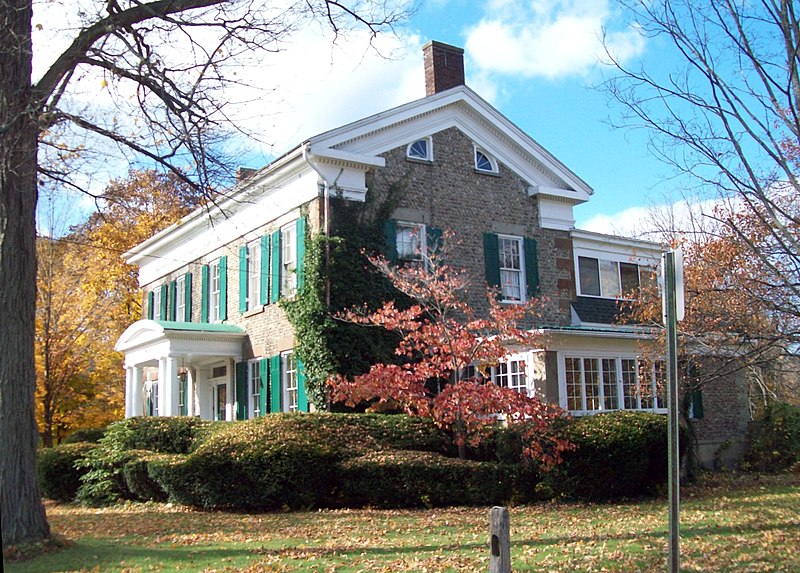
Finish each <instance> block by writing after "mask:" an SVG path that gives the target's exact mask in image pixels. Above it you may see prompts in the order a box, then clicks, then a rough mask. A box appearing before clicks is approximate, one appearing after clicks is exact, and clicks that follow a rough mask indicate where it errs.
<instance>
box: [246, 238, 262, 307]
mask: <svg viewBox="0 0 800 573" xmlns="http://www.w3.org/2000/svg"><path fill="white" fill-rule="evenodd" d="M260 292H261V244H260V243H259V242H256V243H251V244H250V245H248V246H247V310H253V309H254V308H256V307H257V306H258V305H259V304H260V303H261V301H259V294H260Z"/></svg>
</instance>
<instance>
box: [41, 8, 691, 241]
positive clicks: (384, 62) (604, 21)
mask: <svg viewBox="0 0 800 573" xmlns="http://www.w3.org/2000/svg"><path fill="white" fill-rule="evenodd" d="M44 6H45V9H44V10H39V11H38V12H36V13H35V17H34V26H35V33H34V49H35V59H34V74H36V73H41V70H42V69H44V68H45V67H46V65H47V60H48V56H50V57H53V56H52V55H53V54H57V53H58V52H59V49H60V48H61V47H62V46H63V47H65V46H66V43H65V42H66V40H62V43H61V44H59V42H58V41H57V39H54V38H53V37H52V36H48V35H47V34H48V33H49V32H50V31H51V30H52V28H53V27H54V21H55V20H57V19H59V20H58V21H60V19H62V18H68V17H69V13H70V11H71V10H70V3H69V2H66V3H62V4H59V3H57V2H47V3H45V4H44ZM59 7H60V8H61V9H62V10H65V12H64V13H62V14H59V13H58V9H59ZM623 16H624V15H623V14H622V13H621V12H620V11H619V8H618V7H617V5H616V3H615V2H614V1H613V0H488V1H485V2H474V1H472V0H421V2H420V3H419V7H418V10H417V11H416V13H415V14H414V15H413V16H412V17H411V19H410V20H409V21H407V22H405V23H404V24H403V25H402V26H400V27H397V28H396V29H395V34H394V35H384V36H379V37H378V38H377V39H376V40H374V41H373V42H372V43H370V42H369V39H368V38H367V36H366V35H365V34H363V33H361V34H359V33H355V34H351V35H348V36H346V37H340V38H338V39H337V41H336V43H332V37H331V36H330V35H329V34H326V33H324V32H323V30H322V29H321V28H320V27H318V26H308V27H306V28H304V29H302V30H300V31H298V32H296V33H294V34H293V35H292V36H290V37H289V38H287V39H286V40H285V42H284V43H283V45H282V48H283V50H282V51H281V52H279V53H276V54H268V55H266V56H265V57H264V58H263V59H262V60H261V61H259V62H252V63H250V64H249V65H246V66H243V67H242V68H241V69H240V70H237V74H240V76H239V77H241V78H242V79H243V80H244V81H245V82H246V83H248V84H251V85H253V86H254V88H256V89H251V90H245V89H242V88H236V89H235V90H232V91H231V92H230V100H231V105H230V107H229V109H228V113H229V114H230V115H231V116H232V117H234V118H235V119H237V120H238V121H239V122H240V123H241V124H243V125H246V126H247V127H248V128H249V131H250V134H251V137H248V138H246V139H242V140H240V141H239V146H238V147H237V152H238V158H239V160H240V163H241V165H243V166H249V167H261V166H263V165H264V164H265V163H266V162H268V161H269V160H270V159H271V158H272V157H277V156H279V155H281V154H282V153H283V152H285V151H287V150H289V149H291V148H292V147H294V146H296V145H298V144H299V143H301V142H302V141H303V140H304V139H306V138H308V137H310V136H312V135H315V134H317V133H321V132H323V131H326V130H328V129H331V128H334V127H338V126H340V125H343V124H346V123H348V122H351V121H355V120H358V119H360V118H362V117H366V116H369V115H371V114H374V113H378V112H380V111H383V110H385V109H389V108H392V107H394V106H397V105H401V104H403V103H406V102H409V101H412V100H415V99H418V98H421V97H424V95H425V87H424V76H423V64H422V46H423V45H424V44H425V43H426V42H428V41H430V40H436V41H440V42H444V43H447V44H451V45H455V46H459V47H463V48H464V50H465V54H464V61H465V71H466V83H467V85H469V86H470V87H471V88H472V89H474V90H475V91H476V92H477V93H478V94H479V95H481V96H482V97H483V98H484V99H486V100H487V101H489V103H491V104H492V105H493V106H494V107H496V108H497V109H498V110H499V111H500V112H501V113H503V114H504V115H505V116H506V117H507V118H508V119H510V120H511V121H512V122H514V123H515V124H516V125H517V126H519V127H520V128H521V129H522V130H524V131H525V132H527V133H528V134H529V135H530V136H531V137H532V138H533V139H534V140H536V141H537V142H538V143H539V144H540V145H542V146H544V147H545V148H546V149H547V150H548V151H550V152H551V153H552V154H553V155H554V156H555V157H557V158H558V159H559V160H560V161H561V162H562V163H564V164H565V165H566V166H567V167H568V168H569V169H571V170H572V171H573V172H575V173H576V174H577V175H578V176H579V177H581V178H582V179H583V180H584V181H586V182H587V183H588V184H589V185H590V186H591V187H592V188H593V189H594V195H593V197H592V198H591V199H590V201H589V202H587V203H586V204H584V205H581V206H578V207H576V209H575V216H576V220H577V226H578V227H579V228H582V229H587V230H593V231H598V232H605V233H612V234H633V233H634V232H635V230H634V229H635V225H636V223H637V222H640V221H641V220H642V219H643V217H644V216H645V213H646V212H647V210H648V209H649V208H650V207H651V206H652V205H654V204H660V203H664V202H668V201H673V200H676V197H677V195H678V194H679V190H677V189H676V185H677V183H676V182H675V181H674V180H673V179H672V178H671V172H670V169H669V167H667V166H666V165H664V164H663V163H661V162H659V161H658V160H657V159H655V158H654V157H653V156H651V155H650V153H649V151H648V145H647V144H648V138H647V133H646V132H644V131H635V130H630V129H623V128H618V127H613V126H612V123H614V122H617V123H619V120H620V117H621V112H622V110H621V108H620V107H619V104H616V103H615V102H613V101H612V100H611V99H610V97H609V96H608V95H607V94H606V93H604V92H603V91H602V90H600V89H598V86H599V85H600V84H601V83H602V81H603V79H604V77H606V76H607V75H608V73H609V72H610V70H609V69H608V68H607V67H604V66H603V65H602V64H600V63H599V59H600V58H602V54H603V50H602V45H601V41H600V38H601V35H603V34H604V33H605V35H606V38H607V40H608V44H609V45H610V46H611V47H612V49H613V50H614V53H615V55H616V56H617V57H618V58H619V59H621V60H622V61H624V62H626V63H631V64H635V63H636V62H639V61H641V62H643V63H644V65H646V66H654V65H669V62H664V61H663V57H664V56H663V53H664V51H663V50H661V49H659V46H658V45H657V44H656V40H653V39H646V38H644V37H643V36H642V35H641V34H639V33H638V31H637V30H635V29H633V28H630V27H629V26H627V24H626V23H625V20H624V17H623ZM40 23H42V24H43V25H42V26H41V29H39V26H37V24H40ZM37 48H38V49H37ZM106 89H108V88H107V87H106V86H105V84H104V83H101V82H100V81H99V80H94V82H91V81H89V82H88V83H87V84H86V85H85V86H83V88H82V90H81V94H82V95H81V96H77V97H83V98H85V100H86V101H90V102H92V103H93V104H95V105H98V102H102V101H104V97H105V95H106V94H104V90H106ZM237 102H240V104H239V105H237ZM125 167H126V166H125V165H124V164H122V163H114V162H108V163H107V169H108V173H107V174H108V175H111V176H114V174H115V173H119V174H120V175H122V174H124V172H125ZM101 179H102V177H99V176H98V180H101ZM82 205H83V207H82V208H83V209H85V210H90V209H91V208H92V206H93V204H91V203H87V202H84V203H82Z"/></svg>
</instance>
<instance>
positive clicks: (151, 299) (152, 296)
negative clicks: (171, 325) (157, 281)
mask: <svg viewBox="0 0 800 573" xmlns="http://www.w3.org/2000/svg"><path fill="white" fill-rule="evenodd" d="M155 302H156V293H155V292H153V291H150V292H148V293H147V318H149V319H150V320H154V319H155V317H156V314H155V310H154V309H153V305H154V304H155Z"/></svg>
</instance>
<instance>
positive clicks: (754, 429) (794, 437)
mask: <svg viewBox="0 0 800 573" xmlns="http://www.w3.org/2000/svg"><path fill="white" fill-rule="evenodd" d="M745 461H746V462H747V463H748V464H749V466H750V467H751V468H753V469H754V470H756V471H760V472H767V473H777V472H780V471H783V470H786V469H788V468H791V467H792V466H793V465H794V464H797V463H798V462H800V408H798V407H797V406H792V405H791V404H786V403H783V402H776V403H774V404H770V405H769V406H767V408H766V409H765V410H764V413H763V414H762V416H761V417H760V418H759V419H758V420H757V421H756V422H755V423H753V424H752V425H751V427H750V432H749V435H748V440H747V452H746V454H745Z"/></svg>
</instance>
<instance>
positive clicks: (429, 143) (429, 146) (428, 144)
mask: <svg viewBox="0 0 800 573" xmlns="http://www.w3.org/2000/svg"><path fill="white" fill-rule="evenodd" d="M421 142H424V143H425V155H424V156H420V155H418V154H415V151H413V148H414V146H415V145H416V144H417V143H421ZM406 157H407V158H408V159H415V160H417V161H433V140H432V139H431V138H430V137H422V138H420V139H416V140H414V141H412V142H411V143H409V144H408V146H407V147H406Z"/></svg>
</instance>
